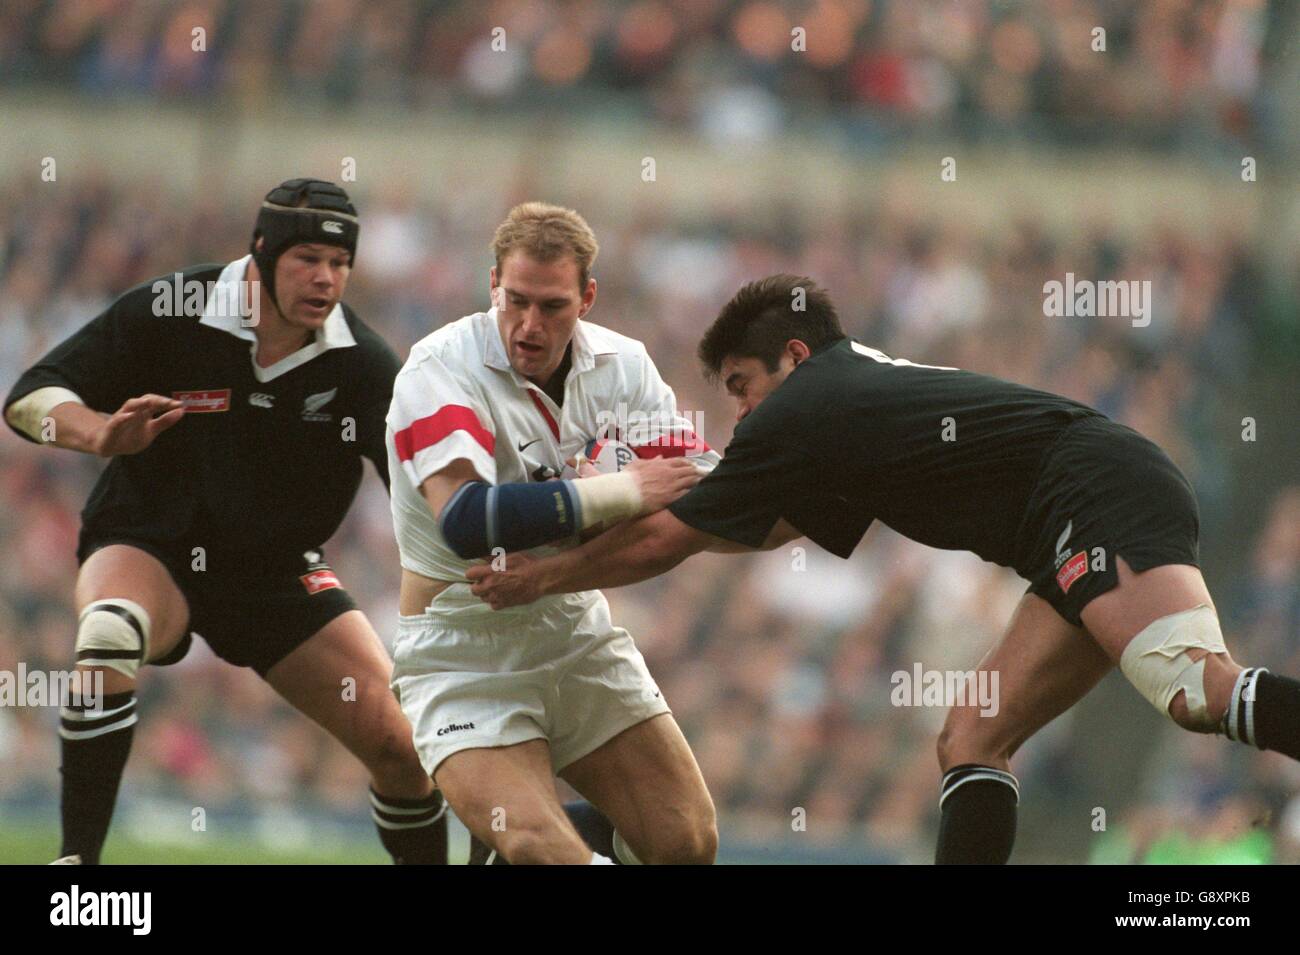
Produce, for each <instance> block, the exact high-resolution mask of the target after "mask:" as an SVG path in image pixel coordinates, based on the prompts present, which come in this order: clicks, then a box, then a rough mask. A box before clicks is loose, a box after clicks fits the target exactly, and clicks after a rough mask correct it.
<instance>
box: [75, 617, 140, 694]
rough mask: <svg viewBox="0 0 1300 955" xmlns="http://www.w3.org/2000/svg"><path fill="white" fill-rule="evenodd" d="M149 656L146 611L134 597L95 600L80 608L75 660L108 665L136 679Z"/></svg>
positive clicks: (93, 664) (103, 665) (80, 662)
mask: <svg viewBox="0 0 1300 955" xmlns="http://www.w3.org/2000/svg"><path fill="white" fill-rule="evenodd" d="M148 658H149V613H148V611H146V610H145V609H144V608H143V607H141V606H140V605H139V604H138V603H136V602H135V601H134V600H126V599H124V598H121V597H114V598H112V599H109V600H96V601H95V602H94V603H92V604H88V605H87V606H86V609H84V610H83V611H81V620H80V621H79V623H78V626H77V663H78V664H80V665H82V666H97V667H108V668H109V669H112V670H116V671H117V672H119V673H121V674H122V675H123V676H126V677H129V678H131V679H133V680H134V679H135V675H136V673H138V672H139V670H140V667H141V665H143V664H144V662H145V661H146V660H147V659H148Z"/></svg>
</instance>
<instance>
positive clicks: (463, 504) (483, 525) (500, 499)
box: [421, 458, 700, 560]
mask: <svg viewBox="0 0 1300 955" xmlns="http://www.w3.org/2000/svg"><path fill="white" fill-rule="evenodd" d="M699 480H700V474H699V472H698V471H697V470H696V468H695V467H694V465H692V464H691V463H690V462H689V461H687V460H685V459H682V458H657V459H652V460H649V461H640V462H637V463H636V464H635V466H633V467H630V468H628V469H627V470H626V471H623V472H621V473H619V474H602V475H597V476H594V477H586V478H583V479H582V480H580V481H545V482H541V483H525V482H518V483H511V484H500V485H492V484H489V483H487V482H486V481H483V480H482V479H481V478H480V477H479V475H478V473H477V471H476V470H475V469H474V466H473V465H472V464H471V463H470V462H469V461H468V460H465V459H459V460H456V461H453V462H452V463H451V464H449V465H448V466H447V467H445V468H443V469H442V470H440V471H438V472H436V473H435V474H433V475H430V477H429V478H427V479H426V480H425V481H424V482H423V483H422V484H421V493H422V494H423V495H424V498H425V500H426V501H427V502H428V505H429V509H430V510H431V511H432V512H433V514H434V515H435V516H437V518H438V522H439V527H440V528H441V530H442V534H443V538H444V539H445V540H446V541H447V543H448V545H449V546H450V547H451V548H452V550H454V551H455V552H456V554H457V555H458V556H460V557H461V558H463V559H465V560H472V559H475V558H478V557H486V556H488V555H489V554H491V553H492V552H493V550H494V549H496V548H498V547H499V548H504V549H505V550H506V551H514V550H525V549H528V548H531V547H539V546H541V545H543V544H549V543H552V542H554V541H558V540H564V539H566V538H569V537H572V536H573V535H574V534H576V533H579V532H580V531H582V530H585V529H587V528H591V527H595V526H597V525H600V524H602V523H613V522H616V521H621V520H624V519H626V518H629V517H637V516H639V515H642V514H647V513H650V512H652V511H657V510H658V509H660V508H662V507H664V506H666V505H668V504H670V503H672V502H673V501H675V500H676V499H677V498H679V497H681V496H682V495H683V494H685V493H686V492H687V491H689V490H690V489H691V488H692V487H694V486H695V485H696V484H697V483H698V482H699Z"/></svg>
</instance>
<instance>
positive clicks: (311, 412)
mask: <svg viewBox="0 0 1300 955" xmlns="http://www.w3.org/2000/svg"><path fill="white" fill-rule="evenodd" d="M338 393H339V390H338V388H331V389H330V390H329V391H322V392H321V393H320V394H316V395H308V396H307V397H306V398H305V399H303V403H302V420H303V421H332V420H333V419H334V416H333V415H331V414H325V413H323V412H322V411H321V408H324V407H325V406H326V405H327V404H329V403H330V402H331V401H333V400H334V396H335V395H337V394H338Z"/></svg>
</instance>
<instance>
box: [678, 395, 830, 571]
mask: <svg viewBox="0 0 1300 955" xmlns="http://www.w3.org/2000/svg"><path fill="white" fill-rule="evenodd" d="M777 417H778V416H775V415H766V414H764V415H760V414H759V413H758V412H755V413H754V414H752V415H750V416H749V417H747V418H746V419H744V420H743V421H741V423H740V424H739V425H738V426H737V427H736V433H735V435H734V436H733V437H732V440H731V444H729V445H727V450H726V452H725V453H724V454H723V457H722V461H721V462H720V463H719V464H718V466H717V467H716V468H714V469H713V471H712V472H711V473H710V474H709V475H708V476H706V477H705V478H704V480H703V481H701V482H700V483H699V484H697V485H696V486H695V487H694V488H692V489H691V490H690V491H689V492H688V493H687V494H685V495H684V496H682V497H681V498H679V499H678V500H677V501H675V502H673V503H672V504H670V505H669V507H668V509H669V510H670V511H671V512H672V514H673V516H675V517H676V518H677V519H678V520H680V521H682V522H683V523H686V524H689V525H690V526H691V527H694V528H695V529H696V530H701V531H704V532H705V533H706V534H712V535H713V536H714V537H721V538H724V539H725V540H729V541H734V542H736V543H738V544H744V545H745V546H746V547H761V546H762V544H763V541H764V540H766V539H767V535H768V534H769V533H771V531H772V528H773V527H774V526H775V525H776V522H777V519H778V518H780V517H781V516H782V515H783V514H784V513H785V511H786V505H787V504H788V502H789V501H791V500H792V499H795V498H797V497H798V496H800V495H803V494H807V493H808V492H809V489H810V487H811V486H812V484H813V482H814V481H815V474H816V471H815V468H814V466H813V461H812V459H811V457H810V456H809V455H807V454H806V453H805V452H804V451H803V450H802V449H801V448H799V447H797V446H796V445H795V444H794V443H792V442H790V441H787V440H783V439H782V438H781V435H780V433H779V431H778V430H777V428H776V427H775V425H776V424H779V421H777V420H776V418H777ZM796 526H798V525H796ZM800 530H803V529H802V528H800Z"/></svg>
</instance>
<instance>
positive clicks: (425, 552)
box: [386, 308, 719, 581]
mask: <svg viewBox="0 0 1300 955" xmlns="http://www.w3.org/2000/svg"><path fill="white" fill-rule="evenodd" d="M596 437H613V438H617V439H618V440H621V441H623V442H625V443H627V444H629V445H631V446H632V447H633V448H634V449H635V451H636V453H637V455H638V457H657V456H679V455H686V456H688V457H690V458H692V460H695V461H696V462H697V463H698V464H700V465H701V466H702V467H704V468H708V469H712V468H713V467H714V466H715V465H716V464H717V463H718V460H719V455H718V454H717V452H715V451H713V450H712V449H710V448H709V446H708V445H707V444H705V443H704V441H703V440H702V439H701V438H700V437H699V436H698V435H697V434H696V433H695V429H694V426H693V424H692V422H691V421H690V420H689V419H688V418H686V417H685V416H683V415H681V414H680V413H679V412H678V410H677V399H676V397H675V396H674V395H673V390H672V389H671V388H669V387H668V385H667V384H665V383H664V380H663V379H662V378H661V377H659V370H658V369H657V368H655V365H654V362H653V361H651V360H650V356H649V354H648V353H647V352H646V348H645V346H644V345H643V344H641V343H640V342H639V341H637V340H635V339H633V338H628V337H627V336H626V335H620V334H619V333H618V332H614V331H611V330H610V329H608V328H603V327H601V326H600V325H593V324H591V323H590V322H585V321H581V320H579V322H578V324H577V327H576V328H575V330H574V334H573V352H572V365H571V369H570V371H569V376H568V378H567V379H566V381H565V384H564V404H563V406H557V405H556V404H555V402H553V401H552V400H551V399H550V398H549V397H547V396H546V394H545V393H544V392H543V391H542V389H541V388H539V387H537V386H536V385H535V384H533V383H532V382H530V381H529V380H528V379H527V378H525V377H524V376H523V375H520V374H519V373H518V372H516V371H515V370H514V369H513V368H511V367H510V361H509V359H508V358H507V357H506V349H505V345H504V344H503V343H502V341H501V333H500V331H499V329H498V328H497V317H496V309H495V308H493V309H491V310H490V311H487V312H478V313H476V314H474V315H469V316H466V317H465V318H462V319H460V320H459V321H456V322H452V323H450V324H449V325H445V326H443V327H442V328H440V329H438V330H437V331H435V332H434V333H433V334H431V335H428V336H426V337H425V338H423V339H421V340H420V341H419V342H417V343H416V344H415V346H414V347H412V349H411V354H410V357H408V358H407V360H406V364H405V365H404V366H402V370H401V371H400V372H399V373H398V375H397V380H396V381H395V382H394V383H393V402H392V405H391V406H390V408H389V411H388V428H387V435H386V442H387V446H388V464H389V475H390V480H391V484H392V495H391V501H392V508H393V525H394V527H395V529H396V533H397V546H398V549H399V551H400V552H401V557H402V566H403V567H404V568H406V569H407V570H411V571H414V572H415V573H417V574H423V575H424V576H425V577H431V578H433V579H435V580H452V581H463V580H464V579H465V568H467V567H468V566H469V565H470V563H471V562H470V561H466V560H462V559H461V558H460V557H458V556H457V555H456V553H455V551H453V550H452V549H451V548H450V547H448V546H447V543H446V541H444V539H443V536H442V533H441V531H440V530H439V528H438V521H437V518H436V517H435V516H434V514H433V512H432V511H431V510H430V508H429V505H428V502H427V501H425V499H424V497H423V496H422V495H421V494H420V491H419V487H420V484H421V483H422V482H423V481H424V480H425V479H426V478H428V477H429V476H430V475H431V474H434V473H436V472H437V471H440V470H442V469H443V468H445V467H446V466H447V465H449V464H451V462H453V461H455V460H456V459H458V458H465V459H467V460H468V461H469V462H470V463H471V464H473V465H474V469H475V470H476V471H477V472H478V475H479V477H480V478H481V479H482V480H484V481H486V482H487V483H489V484H511V483H516V482H522V481H544V480H547V479H548V478H551V477H556V476H558V475H560V474H561V473H563V472H564V469H565V465H564V461H565V459H566V458H571V457H573V456H574V455H576V454H577V453H578V452H579V451H581V450H582V449H583V448H584V447H585V446H586V444H587V442H588V441H589V440H591V439H592V438H596ZM575 540H576V539H575ZM572 543H573V540H571V541H569V542H568V545H567V546H571V545H572ZM554 550H555V548H554V547H543V548H536V549H535V550H534V551H533V553H537V554H543V553H553V552H554Z"/></svg>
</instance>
